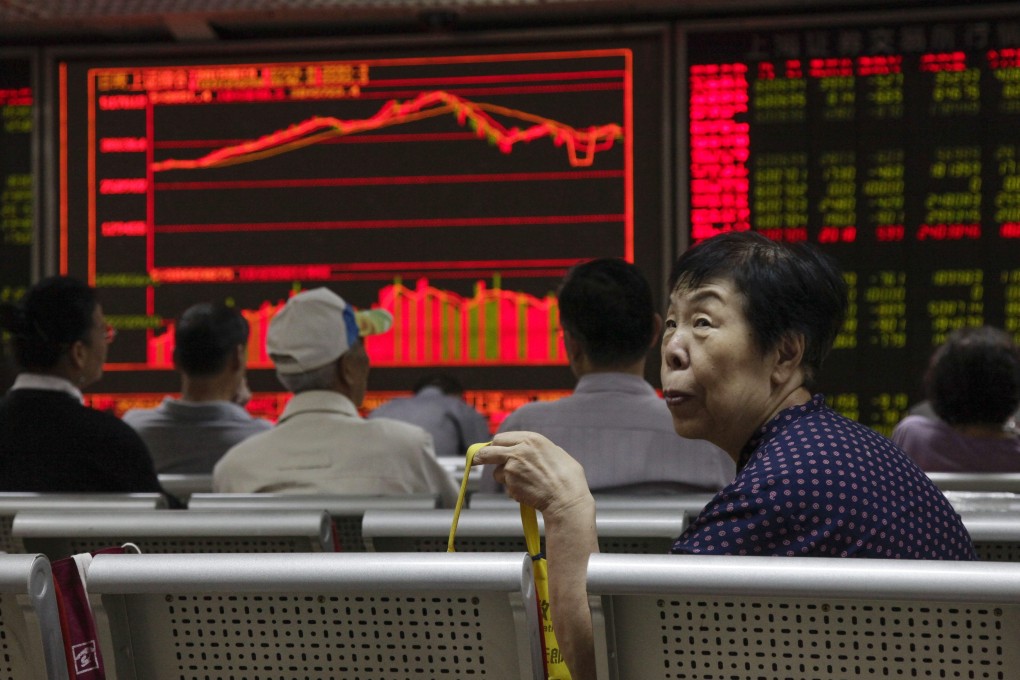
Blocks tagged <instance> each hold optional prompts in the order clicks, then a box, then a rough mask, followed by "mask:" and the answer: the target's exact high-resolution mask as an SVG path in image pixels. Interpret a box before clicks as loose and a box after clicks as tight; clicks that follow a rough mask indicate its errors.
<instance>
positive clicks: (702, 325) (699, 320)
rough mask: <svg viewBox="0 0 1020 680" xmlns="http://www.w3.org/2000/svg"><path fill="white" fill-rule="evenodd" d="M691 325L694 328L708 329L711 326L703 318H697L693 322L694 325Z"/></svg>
mask: <svg viewBox="0 0 1020 680" xmlns="http://www.w3.org/2000/svg"><path fill="white" fill-rule="evenodd" d="M693 325H694V327H695V328H708V327H709V326H711V325H712V324H710V323H709V322H708V319H706V318H705V317H699V318H697V319H695V320H694V324H693Z"/></svg>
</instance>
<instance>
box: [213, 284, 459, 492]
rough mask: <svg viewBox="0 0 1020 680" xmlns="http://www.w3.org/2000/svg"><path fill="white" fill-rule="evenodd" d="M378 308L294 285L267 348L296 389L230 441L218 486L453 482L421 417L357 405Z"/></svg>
mask: <svg viewBox="0 0 1020 680" xmlns="http://www.w3.org/2000/svg"><path fill="white" fill-rule="evenodd" d="M391 323H392V317H389V315H388V314H386V313H385V312H383V311H382V310H368V311H366V312H357V313H356V312H355V311H354V309H353V308H352V307H351V306H350V305H348V304H347V303H346V302H345V301H344V300H343V298H341V297H340V296H339V295H337V294H336V293H334V292H332V291H330V290H329V289H326V288H315V289H312V290H308V291H304V292H301V293H298V294H297V295H295V296H294V297H292V298H291V299H290V300H288V302H287V304H286V305H285V306H284V307H283V309H281V310H280V312H278V313H277V315H276V316H275V317H273V320H272V321H271V322H270V325H269V333H268V335H267V337H266V349H267V351H268V353H269V356H270V358H271V359H272V360H273V362H274V364H275V366H276V374H277V377H278V378H279V380H280V382H281V383H282V384H283V386H284V387H285V388H286V389H287V390H289V391H290V392H293V393H294V396H293V397H292V398H291V400H290V402H289V403H288V404H287V406H286V408H285V409H284V411H283V413H282V414H281V416H280V419H279V421H278V422H277V423H276V425H275V426H274V427H273V429H271V430H269V431H268V432H264V433H262V434H257V435H255V436H253V437H249V438H248V439H246V440H245V441H243V442H241V443H240V444H237V445H236V446H234V447H233V448H231V449H230V450H229V451H227V453H226V454H225V455H224V456H223V458H222V459H221V460H220V461H219V462H218V463H217V464H216V466H215V468H214V469H213V490H214V491H216V492H218V493H336V494H369V495H386V494H411V493H431V494H435V495H437V496H438V497H439V498H440V503H441V504H442V505H443V506H447V507H452V506H453V505H454V504H455V502H456V499H457V488H456V486H455V485H454V483H453V480H452V479H451V478H450V476H449V474H448V473H447V472H446V471H445V470H444V469H443V468H442V466H440V465H439V463H438V462H437V460H436V457H435V451H434V449H433V444H432V437H431V435H429V434H428V433H427V432H426V431H425V430H423V429H421V428H420V427H417V426H415V425H410V424H408V423H403V422H399V421H396V420H390V419H387V418H378V419H374V420H366V419H364V418H362V417H361V416H360V415H359V414H358V406H360V404H361V402H362V400H363V399H364V397H365V390H366V387H367V384H368V371H369V358H368V354H367V352H366V351H365V346H364V343H363V342H362V341H361V336H362V335H367V334H370V333H374V332H381V331H385V330H388V329H389V326H390V324H391Z"/></svg>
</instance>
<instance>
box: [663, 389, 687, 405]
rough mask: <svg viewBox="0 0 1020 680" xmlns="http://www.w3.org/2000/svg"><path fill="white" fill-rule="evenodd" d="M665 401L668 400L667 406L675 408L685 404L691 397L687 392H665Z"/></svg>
mask: <svg viewBox="0 0 1020 680" xmlns="http://www.w3.org/2000/svg"><path fill="white" fill-rule="evenodd" d="M662 397H663V399H665V400H666V406H669V407H673V406H679V405H680V404H683V403H684V402H685V401H688V400H689V399H690V398H691V395H689V394H687V393H686V392H680V391H679V390H664V391H663V393H662Z"/></svg>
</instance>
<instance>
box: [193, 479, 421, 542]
mask: <svg viewBox="0 0 1020 680" xmlns="http://www.w3.org/2000/svg"><path fill="white" fill-rule="evenodd" d="M438 505H439V496H438V495H435V494H407V495H400V496H355V495H336V494H282V493H256V494H239V493H220V494H216V493H214V494H194V495H192V496H191V501H190V502H189V503H188V509H189V510H232V511H237V510H263V509H267V508H268V509H289V510H325V511H326V512H328V513H329V516H330V517H331V518H332V519H333V525H334V527H335V528H336V537H337V540H338V541H339V543H340V545H339V546H338V549H339V550H341V551H342V552H362V551H364V550H365V541H364V539H363V538H362V536H361V520H362V517H363V516H364V514H365V512H366V511H368V510H433V509H435V508H436V506H438Z"/></svg>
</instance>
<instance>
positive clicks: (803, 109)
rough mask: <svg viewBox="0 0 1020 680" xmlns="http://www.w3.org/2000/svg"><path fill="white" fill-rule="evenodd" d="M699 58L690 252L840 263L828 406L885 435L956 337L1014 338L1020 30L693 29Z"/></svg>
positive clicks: (991, 24)
mask: <svg viewBox="0 0 1020 680" xmlns="http://www.w3.org/2000/svg"><path fill="white" fill-rule="evenodd" d="M687 59H688V62H687V72H686V86H687V104H688V111H689V134H688V142H689V144H688V153H689V167H688V173H689V189H690V206H691V207H690V213H689V224H690V234H691V239H692V241H699V240H702V239H704V238H707V237H709V236H711V235H713V234H715V233H717V232H719V231H723V230H727V229H734V228H735V229H748V228H750V229H755V230H757V231H760V232H762V233H763V234H766V235H768V236H769V237H770V238H774V239H778V240H783V241H790V242H794V241H809V242H811V243H814V244H817V245H818V246H819V247H821V248H822V249H823V250H825V251H827V252H828V253H829V254H831V255H832V256H834V257H835V258H836V260H837V261H838V262H839V263H840V265H841V266H842V268H843V269H844V271H845V276H846V280H847V282H848V284H849V289H850V295H851V307H850V314H849V316H848V319H847V322H846V325H845V327H844V328H843V332H842V333H841V334H840V336H839V337H838V339H837V341H836V345H835V348H834V350H833V352H832V354H831V355H830V358H829V359H828V361H827V365H826V366H825V367H824V369H823V372H822V381H821V382H822V384H821V387H822V389H823V390H824V391H825V392H826V394H827V396H828V397H829V399H830V403H832V404H833V405H834V406H835V407H837V408H838V409H839V410H841V411H842V412H844V413H845V414H847V415H850V416H851V417H854V418H857V419H859V420H860V421H861V422H863V423H865V424H867V425H870V426H872V427H875V428H876V429H878V430H879V431H882V432H885V433H888V432H890V431H891V429H892V426H893V425H895V423H896V422H898V421H899V420H900V419H901V418H902V417H903V416H904V415H905V412H906V410H907V408H908V407H909V406H910V405H912V404H913V403H915V402H916V401H918V400H919V399H921V398H922V386H921V385H922V375H923V372H924V368H925V366H926V364H927V361H928V358H929V356H930V354H931V352H932V350H933V349H934V348H935V347H936V346H938V345H939V344H941V343H942V342H943V341H944V340H945V338H946V336H947V334H948V333H949V332H950V331H952V330H953V329H956V328H962V327H968V326H979V325H983V324H989V325H994V326H999V327H1002V328H1005V329H1007V330H1008V331H1009V332H1010V333H1012V334H1013V335H1014V337H1016V338H1017V339H1018V340H1020V165H1018V163H1020V132H1018V130H1020V18H1018V17H1017V16H1013V17H998V18H995V19H994V20H987V21H948V22H940V23H924V22H910V23H889V24H874V23H872V24H868V25H865V24H848V25H846V26H844V27H835V28H809V29H805V28H797V27H793V28H782V29H770V30H761V31H744V30H742V31H738V32H725V33H711V34H709V33H692V34H690V35H688V36H687Z"/></svg>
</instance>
